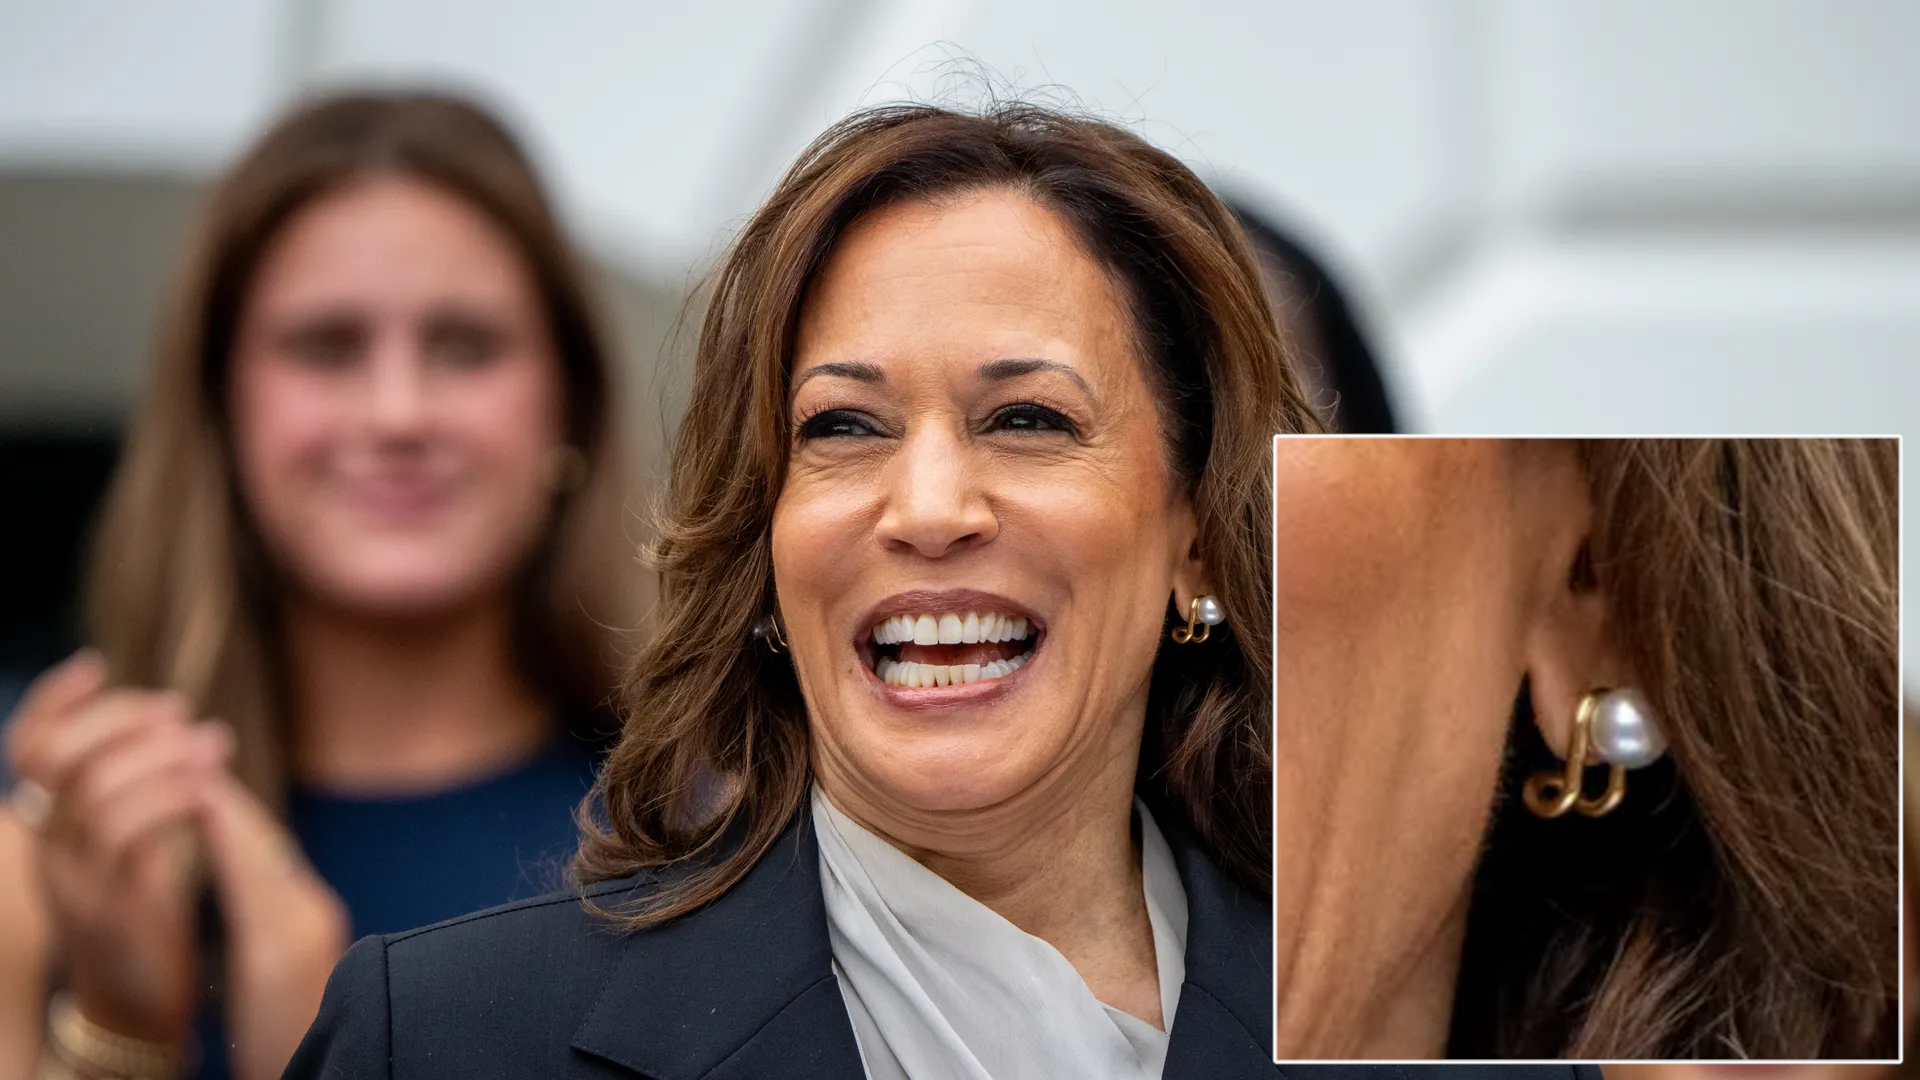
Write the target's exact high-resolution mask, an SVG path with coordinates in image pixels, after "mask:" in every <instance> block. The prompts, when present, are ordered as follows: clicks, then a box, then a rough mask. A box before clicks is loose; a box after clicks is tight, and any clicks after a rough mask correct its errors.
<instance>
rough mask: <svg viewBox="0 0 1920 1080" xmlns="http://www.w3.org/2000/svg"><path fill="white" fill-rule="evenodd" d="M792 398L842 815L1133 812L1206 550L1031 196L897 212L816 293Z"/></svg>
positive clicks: (1057, 228) (822, 692) (1071, 241)
mask: <svg viewBox="0 0 1920 1080" xmlns="http://www.w3.org/2000/svg"><path fill="white" fill-rule="evenodd" d="M791 385H792V387H793V390H792V402H791V415H792V418H793V423H794V431H793V435H792V449H791V456H790V464H789V466H788V471H787V476H786V481H785V485H784V487H783V488H782V490H781V495H780V500H779V504H778V506H777V508H776V510H775V513H774V521H773V557H774V576H775V584H776V588H777V590H778V593H779V606H780V611H781V613H782V616H783V618H784V621H785V625H786V633H787V638H788V640H789V642H790V643H791V646H792V654H793V662H794V666H795V669H796V671H797V673H798V675H799V681H800V687H801V690H802V692H803V694H804V695H805V699H806V703H807V707H808V711H809V715H810V718H811V723H812V729H813V737H814V741H813V745H814V759H815V768H816V770H817V771H818V774H819V776H820V777H821V781H822V783H823V785H825V786H826V788H827V790H828V792H829V793H830V794H832V795H833V796H834V797H835V800H836V802H839V803H841V804H842V805H843V806H848V807H850V808H857V809H855V812H856V814H858V812H859V811H862V810H865V811H871V810H873V809H874V808H880V809H882V810H883V811H884V812H889V813H894V814H900V813H906V814H908V815H909V816H910V815H911V814H912V813H913V812H915V811H924V812H928V813H938V812H943V811H966V810H975V809H979V808H984V807H990V806H998V805H1000V804H1003V803H1007V802H1008V801H1009V800H1015V799H1016V798H1025V799H1028V800H1034V799H1040V800H1048V801H1051V800H1053V799H1054V798H1056V797H1064V798H1065V799H1066V800H1068V801H1071V799H1072V796H1073V794H1074V793H1075V792H1077V791H1080V790H1083V789H1084V788H1085V786H1086V785H1088V784H1090V783H1094V782H1095V778H1096V777H1105V778H1107V779H1109V780H1111V778H1112V777H1113V776H1114V775H1115V774H1116V773H1123V774H1124V783H1125V788H1124V789H1123V797H1124V791H1125V790H1130V788H1131V778H1132V775H1133V767H1134V766H1133V763H1134V761H1135V760H1136V759H1137V755H1138V747H1139V741H1140V732H1141V724H1142V720H1143V717H1144V715H1145V705H1146V695H1147V685H1148V678H1149V672H1150V667H1151V664H1152V661H1153V657H1154V652H1155V649H1156V648H1158V647H1159V643H1160V632H1161V626H1162V620H1163V619H1164V617H1165V614H1166V611H1167V604H1168V599H1169V596H1170V594H1171V593H1172V592H1173V591H1174V589H1175V586H1176V576H1177V575H1179V574H1180V573H1182V572H1183V570H1182V568H1183V567H1188V566H1190V565H1191V564H1192V560H1190V559H1189V558H1188V551H1189V549H1190V547H1191V546H1192V544H1193V542H1194V537H1195V526H1194V519H1193V514H1192V510H1191V506H1190V503H1189V502H1188V500H1187V498H1186V496H1185V494H1184V492H1183V490H1182V486H1181V485H1180V484H1178V483H1177V482H1176V481H1175V478H1174V476H1173V474H1172V471H1171V468H1170V466H1169V464H1168V460H1167V458H1168V455H1167V450H1166V446H1165V443H1164V441H1163V439H1162V436H1161V430H1160V424H1159V418H1158V413H1157V411H1156V403H1155V400H1154V396H1153V394H1152V392H1151V389H1150V387H1149V384H1148V381H1147V373H1146V370H1145V367H1144V364H1143V362H1142V360H1141V359H1140V357H1139V355H1138V354H1137V352H1136V350H1135V347H1134V342H1133V335H1132V324H1131V321H1130V318H1129V315H1128V313H1127V311H1126V309H1125V307H1124V305H1123V304H1122V302H1121V298H1120V295H1119V293H1118V291H1117V289H1116V287H1115V285H1114V283H1113V282H1112V281H1111V280H1110V279H1109V278H1108V276H1107V275H1106V274H1105V273H1104V272H1103V270H1102V269H1101V267H1100V266H1099V265H1098V264H1096V263H1095V262H1094V261H1093V259H1092V258H1090V257H1089V256H1088V255H1087V254H1086V253H1085V252H1084V251H1083V250H1082V248H1081V246H1080V244H1079V243H1078V241H1077V240H1076V239H1075V238H1074V237H1073V236H1072V234H1071V233H1070V232H1069V230H1068V228H1067V226H1066V225H1065V224H1064V223H1063V222H1062V221H1060V220H1059V219H1058V218H1057V217H1055V216H1054V215H1053V214H1052V213H1050V212H1049V211H1047V210H1045V209H1043V208H1041V207H1040V206H1039V205H1037V204H1036V203H1034V202H1032V201H1031V200H1029V199H1027V198H1025V197H1023V196H1020V195H1017V194H1014V193H1011V192H1006V191H1000V190H988V191H984V192H975V193H968V194H964V195H961V196H957V197H953V198H950V199H943V200H941V201H939V202H937V203H920V202H913V203H906V204H900V205H895V206H893V207H890V208H887V209H884V210H881V211H878V212H876V213H874V214H873V215H871V216H870V217H868V218H866V219H864V220H862V221H861V222H859V223H857V224H856V225H855V226H854V227H853V228H852V229H850V230H849V231H848V232H847V233H846V234H845V236H844V237H843V238H842V240H841V241H840V243H839V246H838V248H837V249H836V251H835V253H834V254H833V256H832V258H831V259H830V261H829V262H828V264H827V266H826V268H825V270H824V271H823V273H822V274H821V276H820V278H819V280H818V282H817V283H816V284H815V286H814V288H813V291H812V293H811V295H810V296H809V298H808V301H807V304H806V307H805V309H804V311H803V313H802V319H801V325H800V328H799V336H798V341H797V345H796V355H795V359H794V366H793V378H792V384H791ZM1186 572H1188V573H1190V571H1186ZM1190 595H1191V586H1190V587H1189V590H1188V591H1187V592H1185V593H1183V594H1182V599H1183V601H1184V599H1185V597H1187V596H1190Z"/></svg>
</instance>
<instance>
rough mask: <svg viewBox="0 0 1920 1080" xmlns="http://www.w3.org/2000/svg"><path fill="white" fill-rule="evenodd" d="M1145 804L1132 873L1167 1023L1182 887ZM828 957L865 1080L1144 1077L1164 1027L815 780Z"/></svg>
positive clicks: (1158, 1062)
mask: <svg viewBox="0 0 1920 1080" xmlns="http://www.w3.org/2000/svg"><path fill="white" fill-rule="evenodd" d="M1135 812H1136V813H1137V814H1139V817H1140V848H1141V874H1140V876H1141V881H1142V884H1143V891H1144V892H1145V894H1146V902H1147V921H1148V923H1149V924H1150V925H1151V926H1152V928H1153V951H1154V957H1155V961H1156V966H1157V967H1158V969H1159V975H1160V1014H1161V1017H1162V1019H1163V1021H1164V1022H1165V1024H1166V1026H1167V1027H1168V1029H1171V1028H1172V1027H1173V1014H1174V1007H1175V1006H1176V1005H1177V1004H1178V1003H1179V1000H1180V984H1181V983H1182V982H1184V981H1185V979H1186V968H1187V961H1186V953H1187V948H1186V946H1187V894H1186V890H1185V889H1184V888H1183V887H1182V886H1181V884H1180V875H1179V872H1178V871H1177V870H1176V869H1175V868H1174V865H1173V852H1172V851H1171V850H1170V849H1169V848H1168V847H1167V841H1166V838H1165V837H1164V836H1162V835H1161V834H1160V829H1159V827H1158V826H1156V825H1155V824H1154V822H1153V816H1152V815H1151V814H1149V813H1147V808H1146V806H1145V805H1144V804H1140V803H1138V802H1136V803H1135ZM813 828H814V832H815V833H816V834H817V835H818V836H819V838H820V884H821V891H822V893H823V894H824V896H825V898H826V905H827V933H828V936H829V938H830V939H831V942H832V946H833V970H834V974H835V975H837V976H839V980H840V994H841V996H842V997H843V998H844V999H845V1000H846V1004H847V1014H848V1016H849V1017H850V1018H851V1019H852V1021H853V1032H854V1035H855V1036H856V1038H857V1039H858V1040H859V1043H860V1057H861V1060H862V1061H863V1063H864V1064H865V1065H866V1071H867V1075H868V1076H869V1077H871V1078H872V1080H1013V1078H1016V1077H1028V1076H1043V1077H1053V1078H1059V1080H1072V1078H1077V1077H1086V1078H1089V1080H1095V1078H1097V1080H1148V1078H1157V1077H1159V1076H1160V1073H1161V1068H1162V1066H1163V1064H1164V1063H1165V1061H1166V1057H1167V1033H1166V1032H1165V1031H1161V1030H1160V1029H1158V1028H1155V1027H1154V1026H1153V1025H1152V1024H1149V1023H1147V1022H1146V1021H1144V1020H1141V1019H1139V1018H1137V1017H1134V1016H1130V1015H1128V1014H1127V1013H1124V1012H1121V1011H1120V1010H1119V1009H1115V1008H1112V1007H1110V1006H1107V1005H1105V1004H1102V1003H1101V1002H1100V1001H1099V1000H1098V999H1096V998H1095V997H1094V996H1093V991H1091V990H1089V989H1088V988H1087V984H1086V980H1084V979H1082V978H1081V977H1080V973H1079V972H1078V971H1075V970H1074V967H1073V965H1072V964H1070V963H1068V962H1067V959H1066V957H1064V956H1061V955H1060V953H1059V951H1058V950H1056V949H1055V948H1054V947H1053V946H1051V945H1049V944H1047V943H1046V942H1044V941H1042V940H1040V939H1039V938H1037V937H1034V936H1032V935H1031V934H1028V933H1026V932H1025V931H1022V930H1021V929H1020V928H1019V927H1017V926H1015V925H1013V924H1012V923H1010V922H1008V921H1007V920H1006V919H1004V918H1002V917H1001V916H1000V915H999V914H998V913H996V912H995V911H993V910H992V909H991V908H989V907H987V906H986V905H985V904H982V903H980V902H979V901H977V900H975V899H973V898H972V897H970V896H968V895H967V894H965V893H963V892H961V891H960V890H959V889H956V888H954V887H953V886H952V885H950V884H948V883H947V881H946V880H945V879H943V878H941V877H940V875H938V874H936V873H934V872H933V871H931V870H929V869H927V868H926V867H924V866H922V865H920V864H919V863H918V862H915V861H914V860H913V859H912V858H911V857H910V856H908V855H906V854H905V853H904V852H902V851H900V850H899V849H898V848H895V847H894V846H893V845H892V844H889V843H887V842H886V841H885V840H882V839H881V838H879V837H878V836H875V835H874V834H872V833H870V832H868V831H867V830H866V829H863V828H861V827H860V826H859V825H858V824H856V823H855V822H854V821H853V820H852V819H851V818H849V817H847V816H846V815H845V814H842V813H841V812H840V811H839V810H837V809H835V808H834V806H833V804H831V803H829V802H828V801H827V798H826V796H825V795H823V794H821V792H820V789H819V788H818V787H815V788H814V790H813Z"/></svg>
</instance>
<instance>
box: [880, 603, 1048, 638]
mask: <svg viewBox="0 0 1920 1080" xmlns="http://www.w3.org/2000/svg"><path fill="white" fill-rule="evenodd" d="M1026 636H1027V620H1025V619H1023V618H1021V617H1019V616H1017V615H993V614H988V615H981V614H979V613H977V612H971V611H970V612H968V613H967V614H965V615H956V614H954V613H953V612H948V613H947V614H945V615H895V616H894V617H893V618H891V619H887V620H885V621H883V622H880V623H879V624H877V625H875V626H874V628H873V640H874V643H875V644H878V645H898V644H901V643H904V642H908V641H911V642H913V643H914V644H915V645H963V644H972V643H974V642H980V641H1021V640H1024V639H1025V638H1026Z"/></svg>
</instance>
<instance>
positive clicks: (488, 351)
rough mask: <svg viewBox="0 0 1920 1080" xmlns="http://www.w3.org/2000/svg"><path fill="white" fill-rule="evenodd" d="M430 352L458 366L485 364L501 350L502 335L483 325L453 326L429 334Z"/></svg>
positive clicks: (470, 366) (433, 356)
mask: <svg viewBox="0 0 1920 1080" xmlns="http://www.w3.org/2000/svg"><path fill="white" fill-rule="evenodd" d="M427 349H428V355H430V356H431V357H432V358H433V359H435V360H437V361H439V362H440V363H443V364H446V365H448V366H449V367H455V368H476V367H483V366H485V365H486V364H487V363H489V362H490V361H492V360H493V359H495V358H496V357H498V356H499V355H500V353H501V351H502V350H501V344H500V335H499V334H496V333H494V332H493V331H491V330H489V329H487V328H485V327H479V326H467V325H451V326H441V327H437V328H435V329H434V331H433V332H432V333H431V334H430V335H429V336H428V342H427Z"/></svg>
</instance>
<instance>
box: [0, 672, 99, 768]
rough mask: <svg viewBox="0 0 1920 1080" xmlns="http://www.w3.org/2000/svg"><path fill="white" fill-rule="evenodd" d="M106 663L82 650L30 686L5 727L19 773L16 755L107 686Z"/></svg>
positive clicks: (11, 753)
mask: <svg viewBox="0 0 1920 1080" xmlns="http://www.w3.org/2000/svg"><path fill="white" fill-rule="evenodd" d="M106 682H107V664H106V661H105V660H103V659H101V657H100V654H99V653H97V652H95V651H93V650H92V649H82V650H80V651H79V652H77V653H74V654H73V655H72V656H70V657H68V658H67V659H65V660H63V661H61V662H60V663H58V664H55V665H54V666H53V667H51V668H48V669H47V670H46V671H45V672H43V673H41V675H40V677H39V678H37V679H35V680H33V682H32V683H30V684H28V686H27V692H26V693H25V694H24V695H22V696H21V698H20V701H19V703H18V704H17V705H15V706H14V711H13V722H12V723H10V724H7V725H6V735H7V741H6V752H7V758H8V760H9V761H10V762H15V766H14V769H13V771H14V772H15V773H16V774H18V773H19V771H20V770H19V767H18V764H17V755H18V753H19V752H20V750H21V749H22V748H23V747H24V746H25V745H26V744H28V743H30V742H31V741H32V740H33V739H34V738H35V737H36V736H38V735H40V734H41V733H42V732H43V730H44V729H45V728H46V726H47V724H48V723H49V722H50V721H52V720H53V719H55V718H57V717H61V716H65V715H66V714H67V713H69V712H71V711H73V710H74V709H75V708H78V707H79V706H80V705H81V704H82V703H83V702H85V701H86V700H87V699H88V698H90V697H92V696H93V695H95V694H97V693H99V692H100V690H101V688H103V687H104V686H106Z"/></svg>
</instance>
